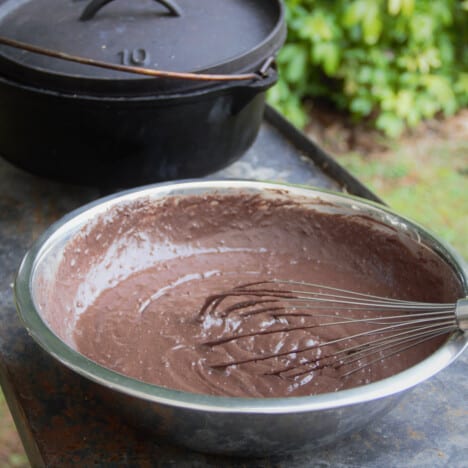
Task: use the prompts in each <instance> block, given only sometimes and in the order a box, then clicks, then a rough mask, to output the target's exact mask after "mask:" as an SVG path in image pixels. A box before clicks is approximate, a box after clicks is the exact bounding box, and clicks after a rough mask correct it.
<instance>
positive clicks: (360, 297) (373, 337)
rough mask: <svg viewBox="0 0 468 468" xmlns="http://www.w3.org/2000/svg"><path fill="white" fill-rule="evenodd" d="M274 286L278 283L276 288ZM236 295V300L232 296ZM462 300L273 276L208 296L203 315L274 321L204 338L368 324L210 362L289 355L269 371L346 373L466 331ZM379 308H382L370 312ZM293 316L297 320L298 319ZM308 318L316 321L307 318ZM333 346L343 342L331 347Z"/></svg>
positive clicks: (218, 343)
mask: <svg viewBox="0 0 468 468" xmlns="http://www.w3.org/2000/svg"><path fill="white" fill-rule="evenodd" d="M267 285H270V286H267ZM274 286H278V288H277V289H275V288H274ZM288 288H289V289H288ZM304 288H306V289H304ZM237 298H238V299H239V300H237ZM228 299H229V301H227V300H228ZM232 300H234V301H237V302H234V303H232ZM226 301H227V303H226V304H224V303H225V302H226ZM461 301H463V305H462V306H460V301H458V303H440V304H439V303H433V302H428V303H425V302H418V301H407V300H403V299H394V298H388V297H379V296H376V295H372V294H367V293H361V292H357V291H348V290H345V289H341V288H337V287H333V286H327V285H320V284H316V283H307V282H300V281H284V280H268V281H257V282H252V283H247V284H243V285H239V286H237V287H235V288H233V289H231V290H229V291H224V292H221V293H219V294H217V295H213V296H211V297H209V298H207V300H206V302H205V304H204V305H203V307H202V308H201V310H200V314H199V315H200V319H202V320H203V318H204V317H205V316H207V315H210V316H214V317H218V318H222V319H225V320H228V318H229V316H231V315H232V314H236V317H239V318H240V319H244V320H249V318H250V317H253V316H256V315H260V314H267V315H269V316H270V317H272V318H273V319H274V321H273V324H272V323H271V322H268V327H267V328H265V329H261V330H255V329H254V330H251V331H245V332H243V331H242V327H240V328H239V331H237V332H236V331H234V332H232V333H231V334H228V335H224V336H220V337H217V338H215V339H211V340H207V341H205V342H204V343H203V344H204V345H205V346H210V347H216V346H221V345H225V344H227V343H230V342H234V341H235V342H241V340H243V339H250V338H254V339H255V338H256V337H259V336H262V335H278V336H279V339H280V338H281V334H284V333H292V332H295V331H302V332H307V333H309V332H310V333H311V338H312V339H315V338H317V336H315V334H314V332H313V330H314V329H320V330H321V329H322V328H323V329H325V328H327V327H331V326H339V327H341V326H347V325H351V326H353V325H368V326H369V328H368V329H366V330H364V331H358V332H355V333H353V332H349V333H348V334H346V335H345V336H339V337H336V338H332V339H326V340H322V342H320V341H314V343H313V344H309V345H307V346H303V347H298V346H296V347H294V348H292V349H287V350H283V351H280V350H279V348H278V347H275V349H278V351H274V352H270V353H268V352H264V353H262V354H260V355H254V356H251V357H248V358H243V359H238V360H230V361H225V362H218V363H214V364H212V365H211V367H212V368H213V369H225V368H227V367H231V366H239V365H243V364H248V363H257V362H262V361H267V360H271V359H276V360H280V362H281V360H282V359H289V360H290V361H291V363H290V364H287V365H286V364H284V365H283V366H282V367H280V368H276V369H273V370H272V371H269V372H267V373H266V374H267V375H276V376H280V377H283V376H286V375H287V374H289V377H292V378H297V377H298V376H301V375H304V374H307V373H310V372H313V371H316V370H320V369H324V368H333V369H335V370H338V369H340V368H344V367H346V368H347V370H346V371H345V372H343V373H341V377H343V378H345V377H348V376H349V375H351V374H353V373H355V372H358V371H360V370H363V369H365V368H368V367H369V366H371V365H373V364H375V363H377V362H380V361H382V360H384V359H388V358H389V357H391V356H394V355H396V354H399V353H401V352H403V351H406V350H407V349H410V348H413V347H415V346H418V345H420V344H422V343H424V342H426V341H428V340H432V339H434V338H437V337H440V336H442V335H446V334H449V333H451V332H454V331H456V330H461V326H460V320H459V315H460V314H458V315H457V312H459V308H461V307H466V300H461ZM327 310H334V311H335V313H334V314H330V313H323V312H324V311H327ZM463 310H465V309H463ZM376 312H378V313H379V315H372V314H374V313H376ZM369 315H370V316H369ZM463 317H464V315H463ZM291 319H300V323H297V320H292V321H291ZM308 320H313V322H312V323H310V322H309V323H307V321H308ZM275 324H280V325H281V326H275ZM228 328H229V327H228ZM235 330H237V327H235ZM320 334H321V333H318V334H317V335H320ZM366 340H367V341H366ZM346 343H351V344H350V345H346ZM340 346H341V349H340V348H339V347H340ZM280 347H281V346H280ZM336 347H338V349H337V350H334V349H333V348H336ZM325 349H330V352H328V353H326V352H325V353H322V351H323V350H325ZM314 350H315V351H318V352H317V353H316V354H317V355H316V356H313V357H310V356H307V353H311V352H314ZM298 355H300V357H299V356H298ZM277 364H278V361H276V365H277ZM351 366H352V367H351ZM350 367H351V368H350Z"/></svg>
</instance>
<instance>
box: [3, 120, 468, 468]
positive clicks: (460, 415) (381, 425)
mask: <svg viewBox="0 0 468 468" xmlns="http://www.w3.org/2000/svg"><path fill="white" fill-rule="evenodd" d="M268 112H269V113H267V120H266V121H265V122H264V124H263V125H262V129H261V133H260V135H259V138H258V139H257V141H256V143H255V145H254V146H253V148H252V149H251V150H249V152H248V153H247V154H246V155H245V156H244V157H243V158H242V159H241V160H240V161H238V162H237V163H235V164H234V165H232V166H231V167H229V168H227V169H225V170H223V171H221V172H220V173H219V174H218V175H217V176H222V177H239V178H250V179H256V178H257V179H270V180H283V181H289V182H296V183H304V184H310V185H315V186H319V187H324V188H329V189H333V190H343V189H346V190H347V191H348V192H351V193H355V194H359V195H364V196H368V197H369V198H373V194H372V193H371V192H369V191H368V190H367V189H366V188H365V187H363V186H362V185H360V184H359V183H358V182H357V181H356V180H355V179H353V178H352V177H350V176H349V174H347V173H346V172H345V171H343V170H342V169H341V168H340V167H339V166H338V165H337V164H336V162H334V161H333V160H331V159H330V158H329V157H328V156H327V155H326V154H324V153H323V152H321V151H320V150H319V149H317V148H315V147H314V145H312V144H311V143H310V142H308V141H304V140H301V136H300V135H295V133H294V131H292V130H291V129H290V128H289V127H288V126H287V125H286V124H285V123H284V122H283V123H282V122H281V121H280V122H278V117H277V116H276V115H275V114H274V113H272V112H271V111H268ZM311 159H312V160H315V163H314V162H313V161H312V160H311ZM326 174H328V175H326ZM213 177H214V176H213ZM100 195H102V194H101V193H100V192H99V190H98V189H94V188H83V187H73V186H66V185H61V184H57V183H53V182H50V181H47V180H45V179H40V178H38V177H35V176H31V175H29V174H26V173H24V172H22V171H20V170H18V169H15V168H13V167H12V166H10V165H9V164H8V163H6V162H5V161H3V160H2V159H0V383H1V385H2V387H3V390H4V392H5V395H6V398H7V401H8V404H9V406H10V408H11V410H12V412H13V415H14V418H15V422H16V424H17V427H18V429H19V432H20V435H21V437H22V439H23V443H24V444H25V447H26V450H27V453H28V456H29V457H30V460H31V463H32V465H33V466H72V465H77V466H92V465H98V466H138V467H140V466H141V467H145V466H155V465H158V466H177V467H188V466H190V467H193V466H196V467H218V466H226V467H240V466H245V467H250V466H252V467H273V466H274V467H292V468H294V467H309V466H319V467H328V466H334V467H358V466H359V467H375V466H421V467H423V466H424V467H426V466H431V467H437V466H451V467H462V466H467V465H466V460H467V453H468V438H467V437H466V434H467V432H468V405H467V400H468V356H467V355H466V353H465V355H464V356H462V357H461V358H459V359H458V361H456V362H455V363H454V364H453V365H452V366H450V367H449V368H448V369H446V370H444V371H443V372H441V373H440V374H438V375H437V376H436V377H434V378H432V379H430V380H429V381H427V382H426V383H424V384H422V385H420V386H418V387H417V388H416V389H414V390H413V391H412V392H411V393H409V394H408V395H407V396H406V397H405V398H404V399H403V400H402V402H401V403H400V404H399V405H398V406H397V407H396V408H395V409H394V410H393V411H392V412H391V413H390V414H388V415H387V416H385V417H384V418H382V419H380V420H377V421H375V422H374V423H373V424H372V425H370V426H369V427H368V428H367V429H365V430H364V431H361V432H359V433H355V434H353V435H351V436H349V437H347V438H346V439H344V440H342V441H341V442H340V443H339V444H336V445H335V446H331V447H326V448H323V449H321V450H317V451H315V452H314V453H305V454H301V455H296V456H289V457H287V458H283V459H264V460H239V459H232V458H224V457H216V456H209V455H203V454H199V453H194V452H190V451H188V450H186V449H184V448H180V447H175V446H173V445H171V444H170V443H168V442H166V441H162V440H155V439H154V438H151V437H150V436H149V435H148V434H145V433H143V432H141V431H138V430H136V429H134V428H132V427H130V426H128V425H127V424H126V423H125V422H124V421H123V420H122V419H121V418H120V417H119V416H118V415H117V414H111V413H110V412H109V411H108V409H107V407H104V406H103V405H102V404H101V402H100V400H99V398H98V397H97V392H96V391H95V388H94V387H93V385H94V384H91V383H89V382H87V381H85V380H84V379H82V378H81V377H78V376H77V375H75V374H74V373H73V372H71V371H70V370H68V369H65V368H64V367H62V366H61V365H59V364H58V363H56V362H55V360H54V359H52V358H51V357H50V356H48V355H46V354H45V353H44V352H43V351H42V350H41V349H40V348H39V347H38V346H37V345H36V344H35V343H34V342H33V341H32V339H31V338H30V337H29V336H28V335H27V334H26V332H25V331H24V329H23V327H22V326H21V324H20V323H19V321H18V318H17V315H16V312H15V307H14V303H13V294H12V290H11V285H12V283H13V281H14V275H15V272H16V269H17V267H18V265H19V263H20V261H21V258H22V256H23V255H24V253H25V252H26V250H27V249H28V247H29V246H30V245H31V244H32V242H33V240H34V239H35V238H36V237H37V236H38V235H39V234H40V233H41V232H42V231H43V230H44V229H45V228H46V227H47V226H48V225H50V224H51V223H52V222H53V221H54V220H56V219H57V218H59V217H60V216H62V215H63V214H65V213H67V212H68V211H70V210H72V209H73V208H76V207H77V206H80V205H82V204H84V203H86V202H88V201H91V200H94V199H96V198H98V197H99V196H100ZM374 198H375V197H374Z"/></svg>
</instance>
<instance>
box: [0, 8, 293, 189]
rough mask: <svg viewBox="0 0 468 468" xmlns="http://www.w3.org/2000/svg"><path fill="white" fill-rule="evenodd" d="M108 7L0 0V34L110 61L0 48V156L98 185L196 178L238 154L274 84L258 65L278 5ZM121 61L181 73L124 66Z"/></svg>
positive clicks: (269, 52)
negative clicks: (154, 73)
mask: <svg viewBox="0 0 468 468" xmlns="http://www.w3.org/2000/svg"><path fill="white" fill-rule="evenodd" d="M157 2H158V3H160V2H161V0H157ZM106 3H110V2H109V0H107V1H105V0H101V1H99V0H94V1H92V2H90V3H88V4H87V8H86V9H85V11H84V13H82V10H83V2H82V1H81V2H80V1H77V0H75V1H74V2H72V1H67V2H63V1H62V0H60V1H59V0H30V1H29V2H24V1H21V0H6V1H4V2H3V3H1V4H0V35H1V36H3V37H8V38H13V39H16V40H19V41H21V42H22V43H27V44H35V45H39V46H40V48H42V49H48V50H50V49H53V50H55V51H61V52H67V53H69V54H72V60H73V57H74V58H75V59H77V58H78V59H79V57H76V56H77V55H78V56H80V57H86V58H88V59H91V60H94V61H95V62H97V63H98V64H101V62H105V63H103V64H102V65H105V64H109V65H113V64H114V65H115V66H116V68H117V69H109V68H102V66H99V67H97V66H95V65H96V63H94V64H93V66H90V65H89V62H87V63H88V64H83V63H77V61H78V62H80V60H74V61H70V60H68V59H67V60H63V59H62V60H59V59H58V58H56V57H55V56H53V57H50V56H47V55H46V54H43V53H41V54H37V53H32V52H31V51H25V50H22V49H21V47H19V48H18V47H16V48H11V47H6V46H2V47H1V48H0V154H2V155H3V156H4V157H5V158H6V159H8V160H9V161H10V162H12V163H13V164H15V165H17V166H19V167H22V168H24V169H26V170H28V171H31V172H33V173H36V174H40V175H43V176H47V177H50V178H53V179H57V180H61V181H66V182H73V183H79V184H88V185H89V184H91V185H97V186H102V187H124V186H132V185H139V184H143V183H149V182H155V181H161V180H170V179H178V178H187V177H189V178H192V177H199V176H203V175H206V174H208V173H210V172H213V171H215V170H218V169H220V168H222V167H224V166H226V165H228V164H230V163H231V162H233V161H234V160H235V159H237V158H238V157H240V156H241V155H242V154H243V153H244V152H245V151H246V150H247V149H248V147H249V146H250V145H251V144H252V143H253V141H254V139H255V137H256V135H257V133H258V129H259V127H260V124H261V120H262V116H263V110H264V105H265V91H266V90H267V89H268V88H269V87H271V86H272V85H273V84H274V83H275V81H276V72H275V70H274V69H273V68H271V67H269V68H268V66H267V67H265V63H266V64H269V63H271V61H272V57H274V55H275V54H276V52H277V51H278V49H279V48H280V46H281V45H282V43H283V42H284V39H285V30H286V29H285V23H284V14H283V8H282V5H281V2H280V0H276V1H274V0H255V2H251V1H249V0H223V1H222V2H220V1H219V0H196V1H194V0H178V5H174V4H173V3H172V2H168V1H167V0H164V1H162V3H163V6H164V7H165V8H169V10H170V13H171V14H170V15H168V14H167V13H166V11H165V8H162V6H161V5H158V4H156V3H155V2H154V1H149V0H141V1H140V0H131V1H130V0H127V1H125V0H119V1H116V2H115V3H113V4H112V5H109V6H108V7H106V8H105V9H103V10H102V11H99V10H100V8H101V7H102V6H104V5H105V4H106ZM252 5H253V6H252ZM249 8H250V10H249ZM200 9H201V10H202V11H201V12H200ZM236 14H237V16H236ZM178 15H181V16H178ZM80 16H81V20H80ZM49 25H50V26H49ZM52 25H53V26H52ZM210 28H211V29H210ZM256 28H257V29H256ZM171 31H172V32H171ZM45 32H46V33H47V34H45ZM50 32H53V33H54V34H53V35H51V34H50ZM169 34H171V37H168V35H169ZM207 36H208V37H207ZM216 37H219V41H215V40H213V38H216ZM237 39H238V42H239V43H237V42H236V41H237ZM38 42H40V44H38ZM208 43H212V44H215V45H216V47H215V46H213V48H210V47H208V46H207V44H208ZM233 43H234V44H233ZM123 44H125V47H123ZM42 49H41V50H42ZM208 49H214V50H208ZM129 51H132V52H129ZM194 55H196V56H194ZM153 57H154V58H153ZM117 60H120V61H123V64H118V63H116V61H117ZM128 65H139V66H144V67H145V69H154V68H159V69H161V68H163V69H170V70H172V71H175V72H176V75H177V72H179V73H185V74H187V72H189V73H188V78H189V79H186V78H185V75H183V79H181V78H180V77H176V78H174V77H173V76H172V75H171V74H168V75H166V74H164V72H162V75H161V76H160V77H158V78H154V77H148V76H142V75H141V74H136V73H134V74H130V73H127V72H124V71H122V70H121V69H122V68H126V67H127V68H128ZM119 67H120V68H119ZM265 68H267V70H265ZM260 70H262V71H261V72H260ZM132 71H134V72H135V71H141V70H140V69H138V70H134V69H132ZM213 74H215V75H216V76H213ZM221 74H222V75H223V76H222V77H220V79H217V77H219V75H221ZM225 75H228V76H225ZM200 77H205V78H207V79H200Z"/></svg>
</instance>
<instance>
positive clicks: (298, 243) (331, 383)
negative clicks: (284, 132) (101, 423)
mask: <svg viewBox="0 0 468 468" xmlns="http://www.w3.org/2000/svg"><path fill="white" fill-rule="evenodd" d="M273 278H281V279H288V280H297V281H308V282H316V283H322V284H328V285H332V286H335V287H341V288H347V289H352V290H355V291H359V292H365V293H371V294H377V295H383V296H387V297H394V298H399V299H412V300H420V301H434V302H450V301H453V300H455V299H456V298H458V297H459V296H460V294H461V290H460V284H459V282H458V281H457V278H456V276H455V274H454V272H453V271H452V270H451V268H450V267H449V266H448V265H446V263H445V262H444V261H443V260H442V259H440V258H439V257H438V256H436V255H435V254H433V253H432V252H431V251H429V250H428V249H427V248H426V247H424V246H422V245H420V244H419V243H417V242H416V241H413V240H411V239H409V238H408V237H407V236H406V235H404V234H402V233H401V232H399V231H397V230H396V229H394V228H392V227H388V226H386V225H384V224H383V223H381V222H379V221H377V220H372V219H371V218H369V217H365V216H362V215H360V214H359V212H356V213H344V212H343V210H340V209H337V208H336V207H334V206H332V205H327V204H325V203H318V204H317V203H316V204H315V205H314V204H311V202H310V201H309V202H308V201H306V200H294V201H291V200H290V199H289V200H288V199H287V198H285V197H284V196H282V195H281V193H276V194H275V195H274V196H271V194H270V196H265V197H260V196H258V195H255V196H251V195H248V194H243V195H238V196H232V195H221V194H218V195H216V194H212V195H209V196H191V197H173V198H168V199H166V200H164V201H162V202H157V203H156V202H150V201H149V200H140V201H137V202H134V203H132V204H127V205H124V206H121V207H119V208H117V209H114V210H112V211H111V212H110V213H107V214H106V215H105V216H103V217H101V218H100V219H98V220H97V221H96V222H94V223H93V224H92V225H90V226H88V227H87V228H86V230H85V231H83V232H82V233H81V234H80V235H79V236H77V237H76V238H75V239H74V240H73V241H72V242H70V244H69V246H68V247H67V249H66V251H65V253H64V256H63V260H62V261H61V263H60V266H59V268H58V270H57V272H56V286H55V288H54V289H53V290H52V291H48V292H47V293H46V294H43V295H42V296H43V297H42V298H41V302H42V303H43V310H44V315H45V316H46V319H47V320H48V321H49V323H50V325H51V328H53V329H54V331H55V332H56V333H57V334H59V335H60V336H61V337H62V338H63V339H64V340H66V341H67V342H68V343H69V344H70V345H72V346H74V347H75V348H76V349H77V350H79V351H80V352H81V353H83V354H84V355H86V356H88V357H89V358H91V359H93V360H95V361H97V362H99V363H101V364H102V365H104V366H106V367H109V368H111V369H114V370H116V371H117V372H120V373H123V374H125V375H128V376H131V377H134V378H136V379H140V380H143V381H145V382H150V383H154V384H157V385H162V386H165V387H169V388H174V389H179V390H184V391H189V392H194V393H205V394H212V395H225V396H239V397H280V396H301V395H311V394H316V393H323V392H330V391H331V392H333V391H337V390H340V389H343V388H350V387H355V386H359V385H363V384H366V383H369V382H372V381H375V380H379V379H382V378H384V377H387V376H390V375H393V374H395V373H397V372H400V371H401V370H403V369H406V368H407V367H409V366H411V365H414V364H415V363H417V362H419V361H421V360H422V359H424V358H425V357H427V356H428V355H429V354H430V353H432V352H433V351H434V350H435V349H436V348H437V346H439V345H440V342H441V339H435V340H432V341H431V342H427V343H425V344H424V345H421V346H418V347H416V348H413V349H411V350H409V351H406V352H402V353H400V354H398V355H395V356H392V357H391V358H388V359H384V360H382V361H380V362H378V363H376V364H373V365H372V366H370V367H366V368H364V369H363V370H361V371H358V372H356V373H354V374H352V375H350V376H349V377H346V378H343V377H341V375H342V373H343V371H342V370H341V369H338V370H337V369H330V368H324V369H318V370H315V371H313V372H308V373H305V374H303V375H299V376H296V377H294V376H287V375H275V374H274V370H275V369H278V366H279V367H282V366H285V365H286V366H288V365H290V364H291V363H295V362H298V361H297V360H298V359H299V360H300V359H301V358H304V357H305V356H304V355H302V356H301V355H298V353H294V350H296V349H298V348H299V347H304V346H307V345H311V344H315V343H320V342H323V341H327V340H330V339H332V338H337V337H342V336H345V335H346V334H348V335H349V333H350V330H349V328H346V326H344V325H340V326H334V327H328V328H327V329H324V330H319V329H314V330H313V331H311V330H304V329H303V330H300V329H299V330H294V331H291V332H282V333H280V334H269V335H262V336H252V337H247V338H243V339H240V340H235V341H231V342H228V343H224V344H222V345H217V346H211V345H206V343H207V342H212V341H213V340H216V339H218V338H219V337H222V336H225V335H226V334H232V333H239V332H242V331H244V332H245V331H248V330H261V329H263V330H265V329H274V327H278V323H277V322H275V320H274V319H273V318H272V316H271V314H269V313H267V312H265V313H262V314H259V315H256V316H255V317H251V318H248V319H245V318H242V317H241V316H240V315H238V314H233V315H231V316H230V317H229V318H228V319H223V318H221V317H219V316H216V315H209V314H208V315H203V316H200V309H201V307H202V305H203V303H204V301H205V299H206V297H208V296H210V295H211V294H213V293H218V292H220V291H224V290H226V289H231V288H232V287H234V286H237V285H239V284H242V283H248V282H252V281H258V280H264V279H273ZM58 291H60V294H58ZM47 304H49V306H46V305H47ZM50 304H53V306H51V305H50ZM63 310H66V311H67V313H65V314H63ZM60 311H62V313H60ZM282 320H283V322H282V323H283V325H284V323H286V322H285V319H282ZM302 320H303V319H302ZM291 323H293V324H296V325H297V324H300V323H302V322H301V319H291ZM353 327H354V328H353V329H352V333H356V331H359V330H361V329H362V327H366V325H358V326H356V325H354V326H353ZM442 340H443V339H442ZM204 343H205V344H204ZM279 350H281V351H286V350H287V351H289V350H290V351H291V354H289V355H285V356H282V357H281V358H273V359H268V360H264V361H257V362H249V363H246V364H239V365H236V366H229V367H224V368H216V367H215V364H216V363H220V362H221V363H222V362H229V361H232V360H242V359H249V358H250V357H253V356H261V355H262V354H265V353H267V354H271V353H273V352H278V351H279ZM320 352H321V351H320V349H314V350H313V351H311V353H315V355H317V353H320ZM309 354H310V353H309Z"/></svg>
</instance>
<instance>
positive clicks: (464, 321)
mask: <svg viewBox="0 0 468 468" xmlns="http://www.w3.org/2000/svg"><path fill="white" fill-rule="evenodd" d="M455 317H456V319H457V323H458V327H459V328H460V330H462V331H467V330H468V297H465V298H464V299H459V300H458V301H457V304H456V305H455Z"/></svg>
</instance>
